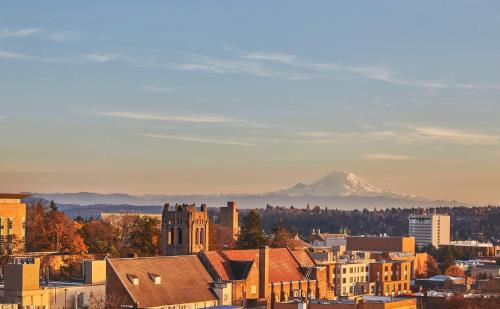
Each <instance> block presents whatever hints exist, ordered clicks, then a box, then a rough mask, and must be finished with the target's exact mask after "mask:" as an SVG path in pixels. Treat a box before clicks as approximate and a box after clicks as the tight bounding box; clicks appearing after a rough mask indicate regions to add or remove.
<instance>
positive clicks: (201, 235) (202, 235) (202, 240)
mask: <svg viewBox="0 0 500 309" xmlns="http://www.w3.org/2000/svg"><path fill="white" fill-rule="evenodd" d="M200 244H203V245H204V244H205V230H204V229H203V228H201V229H200Z"/></svg>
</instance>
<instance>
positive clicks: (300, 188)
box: [280, 170, 383, 197]
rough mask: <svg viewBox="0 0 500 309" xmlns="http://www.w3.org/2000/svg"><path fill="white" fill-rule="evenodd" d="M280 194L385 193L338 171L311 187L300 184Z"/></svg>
mask: <svg viewBox="0 0 500 309" xmlns="http://www.w3.org/2000/svg"><path fill="white" fill-rule="evenodd" d="M280 193H282V194H287V195H290V196H306V195H308V196H317V197H332V196H377V195H382V194H383V191H382V190H380V189H378V188H376V187H375V186H372V185H371V184H369V183H368V182H367V181H366V180H364V179H362V178H360V177H358V176H356V175H355V174H353V173H351V172H349V171H345V170H336V171H332V172H331V173H329V174H327V175H325V176H323V177H321V178H320V179H318V180H316V181H315V182H313V183H311V184H310V185H304V184H302V183H298V184H297V185H295V186H293V187H292V188H289V189H286V190H282V191H280Z"/></svg>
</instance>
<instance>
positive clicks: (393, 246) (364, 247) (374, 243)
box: [346, 236, 415, 255]
mask: <svg viewBox="0 0 500 309" xmlns="http://www.w3.org/2000/svg"><path fill="white" fill-rule="evenodd" d="M346 250H348V251H379V252H402V253H408V254H411V255H414V254H415V237H388V236H348V237H347V243H346Z"/></svg>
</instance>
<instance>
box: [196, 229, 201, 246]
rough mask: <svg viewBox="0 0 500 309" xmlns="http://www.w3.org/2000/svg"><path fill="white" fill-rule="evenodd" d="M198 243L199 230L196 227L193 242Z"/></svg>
mask: <svg viewBox="0 0 500 309" xmlns="http://www.w3.org/2000/svg"><path fill="white" fill-rule="evenodd" d="M199 243H200V231H199V230H198V228H196V235H195V244H197V245H198V244H199Z"/></svg>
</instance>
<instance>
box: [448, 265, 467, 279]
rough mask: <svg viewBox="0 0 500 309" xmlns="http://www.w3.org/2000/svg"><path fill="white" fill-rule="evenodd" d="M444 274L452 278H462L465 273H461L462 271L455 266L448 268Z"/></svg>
mask: <svg viewBox="0 0 500 309" xmlns="http://www.w3.org/2000/svg"><path fill="white" fill-rule="evenodd" d="M444 273H445V275H448V276H452V277H464V276H465V272H464V271H463V269H462V268H460V267H458V266H456V265H451V266H449V267H448V268H447V269H446V271H445V272H444Z"/></svg>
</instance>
